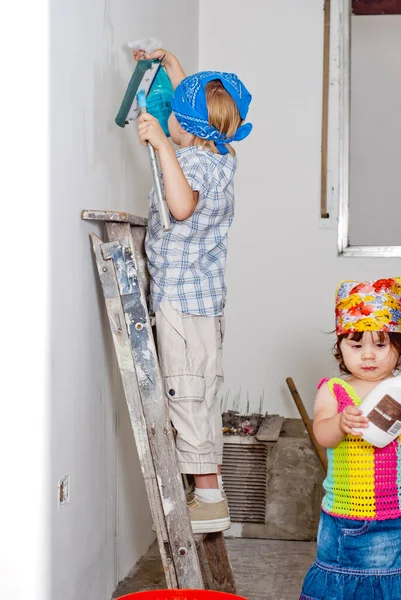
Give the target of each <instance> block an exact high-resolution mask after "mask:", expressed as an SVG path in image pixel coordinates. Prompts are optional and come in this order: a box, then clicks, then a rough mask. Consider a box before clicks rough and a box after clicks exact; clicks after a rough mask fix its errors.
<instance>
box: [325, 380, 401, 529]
mask: <svg viewBox="0 0 401 600" xmlns="http://www.w3.org/2000/svg"><path fill="white" fill-rule="evenodd" d="M325 382H327V385H328V386H329V389H330V391H331V392H332V394H333V395H334V396H335V398H336V399H337V402H338V412H339V413H340V412H342V411H343V410H344V408H345V407H346V406H348V405H349V404H354V405H355V406H359V405H360V404H361V402H362V401H361V399H360V398H359V397H358V395H357V393H356V392H355V390H354V388H353V387H352V386H351V385H349V384H348V383H347V382H346V381H344V380H343V379H339V378H337V377H333V378H332V379H322V380H321V381H320V383H319V386H318V387H320V386H321V385H322V384H323V383H325ZM327 459H328V470H327V477H326V479H325V480H324V482H323V487H324V489H325V490H326V494H325V496H324V498H323V502H322V508H323V510H324V511H325V512H327V513H329V514H331V515H333V516H335V517H344V518H347V519H360V520H375V521H381V520H384V519H397V518H398V517H401V444H400V437H398V438H396V439H395V440H394V441H393V442H391V444H389V445H388V446H386V447H385V448H376V447H375V446H372V444H369V442H365V440H363V439H361V438H360V437H353V436H350V435H347V437H346V438H345V439H344V440H343V441H342V442H341V443H340V444H339V445H338V446H336V448H329V449H328V450H327Z"/></svg>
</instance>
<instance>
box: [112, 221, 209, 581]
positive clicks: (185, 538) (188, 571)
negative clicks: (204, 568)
mask: <svg viewBox="0 0 401 600" xmlns="http://www.w3.org/2000/svg"><path fill="white" fill-rule="evenodd" d="M106 231H107V236H108V237H109V236H112V237H113V238H115V239H114V240H112V241H110V242H109V243H105V244H103V245H102V253H103V258H105V259H112V261H113V263H114V268H115V273H116V279H117V282H118V286H119V292H120V298H121V303H122V308H123V312H124V315H125V324H126V326H127V329H128V336H129V341H130V347H131V352H132V356H133V359H134V367H135V370H136V375H137V380H138V385H139V390H140V400H141V403H142V408H143V414H144V417H145V423H146V425H147V431H148V439H149V443H150V448H151V453H152V457H153V461H154V467H155V471H156V477H157V484H158V488H159V493H160V497H161V502H162V505H163V511H164V516H165V521H166V526H167V534H168V544H167V546H168V545H169V551H170V553H171V558H172V561H173V563H174V566H175V572H176V576H177V582H178V587H179V588H197V589H203V587H204V585H203V580H202V573H201V568H200V564H199V558H198V554H197V550H196V544H195V542H194V537H193V533H192V528H191V524H190V520H189V515H188V510H187V503H186V498H185V493H184V489H183V485H182V480H181V473H180V471H179V469H178V464H177V457H176V449H175V442H174V438H173V433H172V427H171V423H170V418H169V414H168V406H167V401H166V396H165V392H164V386H163V380H162V377H161V373H160V369H159V363H158V359H157V353H156V347H155V343H154V339H153V334H152V329H151V325H150V320H149V314H148V310H147V305H146V299H145V296H144V293H143V289H141V285H140V282H139V280H138V271H137V265H136V256H135V251H134V247H133V239H132V236H131V227H130V225H129V224H115V223H114V224H113V227H109V226H106ZM109 239H110V238H109ZM155 526H156V528H157V522H155ZM157 533H158V534H159V532H157ZM165 542H166V540H164V545H166V544H165ZM159 546H160V544H159Z"/></svg>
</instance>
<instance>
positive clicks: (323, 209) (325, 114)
mask: <svg viewBox="0 0 401 600" xmlns="http://www.w3.org/2000/svg"><path fill="white" fill-rule="evenodd" d="M329 71H330V0H324V30H323V87H322V155H321V189H320V218H321V219H328V218H329V216H330V215H329V213H328V212H327V142H328V126H329Z"/></svg>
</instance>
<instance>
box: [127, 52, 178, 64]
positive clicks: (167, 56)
mask: <svg viewBox="0 0 401 600" xmlns="http://www.w3.org/2000/svg"><path fill="white" fill-rule="evenodd" d="M142 58H145V59H146V60H153V59H155V58H158V59H159V60H161V59H163V62H162V65H163V67H166V68H168V67H172V66H174V65H176V64H177V63H178V60H177V58H176V57H175V56H174V54H172V52H169V51H168V50H164V48H159V49H158V50H155V51H154V52H151V54H146V52H145V50H134V59H135V60H136V61H138V60H141V59H142Z"/></svg>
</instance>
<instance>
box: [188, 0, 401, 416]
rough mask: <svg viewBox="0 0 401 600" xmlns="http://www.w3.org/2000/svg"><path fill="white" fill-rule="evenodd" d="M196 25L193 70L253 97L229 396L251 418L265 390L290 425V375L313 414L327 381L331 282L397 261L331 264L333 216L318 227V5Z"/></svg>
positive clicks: (230, 275) (224, 10)
mask: <svg viewBox="0 0 401 600" xmlns="http://www.w3.org/2000/svg"><path fill="white" fill-rule="evenodd" d="M199 19H200V24H199V31H200V36H199V61H200V69H201V70H203V69H217V70H219V69H220V70H225V71H234V72H236V73H237V74H238V75H239V76H240V77H241V78H242V79H243V81H244V82H245V84H246V85H247V87H248V88H249V90H250V91H251V93H252V94H253V102H252V105H251V110H250V113H249V120H250V121H251V122H252V123H253V125H254V131H253V132H252V133H251V135H250V136H249V138H247V139H246V140H245V141H243V142H240V143H239V144H236V146H235V147H236V149H237V153H238V158H239V166H238V171H237V174H236V218H235V221H234V225H233V228H232V231H231V233H230V240H229V250H228V268H227V286H228V302H227V308H226V318H227V327H226V332H227V333H226V338H225V349H224V351H225V359H224V363H225V374H226V383H225V391H226V392H227V391H228V390H229V398H230V400H229V403H230V402H231V404H232V402H233V400H234V397H235V395H236V394H237V393H238V391H239V389H240V388H241V390H242V395H241V399H242V408H245V405H246V394H247V392H248V393H249V397H250V402H251V408H254V409H258V408H259V398H260V395H261V393H262V392H263V391H264V393H265V404H264V409H265V410H268V411H269V412H271V413H280V414H282V415H285V416H298V414H297V411H296V408H295V406H294V404H293V401H292V398H291V395H290V394H289V392H288V390H287V386H286V383H285V379H286V377H288V376H291V377H293V379H294V381H295V384H296V385H297V387H298V390H299V392H300V394H301V397H302V398H303V400H304V402H305V404H306V406H307V408H308V410H309V412H310V413H312V406H313V398H314V396H315V391H316V384H317V382H318V380H319V378H320V377H323V376H327V375H329V376H330V374H332V373H333V365H334V363H333V362H332V358H331V353H330V348H331V345H332V343H333V336H331V335H328V334H327V333H326V332H329V331H331V330H333V328H334V310H333V298H334V292H335V288H336V285H337V283H338V282H339V281H340V280H341V279H353V278H356V279H374V278H376V277H381V276H384V277H386V276H390V275H398V274H399V273H400V272H401V264H400V262H401V261H400V260H399V259H360V258H358V259H357V258H339V257H337V250H336V236H337V231H336V222H335V214H334V217H333V218H332V219H331V226H329V227H326V228H323V227H322V228H320V227H319V219H318V214H319V205H320V143H321V79H322V62H323V61H322V51H323V49H322V41H323V2H322V0H321V1H320V2H316V0H304V2H299V0H288V1H286V2H265V3H262V2H259V1H258V0H249V2H247V3H246V4H244V3H243V2H242V1H240V0H220V1H219V2H214V1H212V0H202V2H201V3H200V13H199ZM332 108H333V109H334V106H333V107H332ZM330 211H331V213H332V214H333V213H334V212H335V207H333V206H332V207H330Z"/></svg>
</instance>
